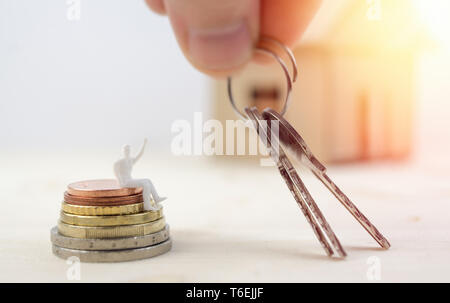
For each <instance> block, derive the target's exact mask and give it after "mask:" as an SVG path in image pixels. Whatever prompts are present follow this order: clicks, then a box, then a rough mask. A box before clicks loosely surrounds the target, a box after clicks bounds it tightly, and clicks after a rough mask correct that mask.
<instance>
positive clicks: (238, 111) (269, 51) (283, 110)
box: [227, 47, 296, 120]
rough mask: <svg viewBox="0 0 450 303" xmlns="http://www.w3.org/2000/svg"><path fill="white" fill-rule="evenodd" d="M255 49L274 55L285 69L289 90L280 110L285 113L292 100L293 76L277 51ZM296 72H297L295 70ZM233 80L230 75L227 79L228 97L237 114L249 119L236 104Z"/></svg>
mask: <svg viewBox="0 0 450 303" xmlns="http://www.w3.org/2000/svg"><path fill="white" fill-rule="evenodd" d="M255 51H258V52H262V53H264V54H267V55H270V56H272V57H273V58H274V59H275V60H276V61H277V62H278V63H279V64H280V65H281V68H282V69H283V72H284V75H285V76H286V84H287V91H286V99H285V102H284V105H283V108H282V110H281V112H280V115H282V116H283V115H284V114H285V113H286V111H287V108H288V105H289V101H290V99H291V98H290V97H291V91H292V80H291V76H290V75H289V70H288V68H287V67H286V64H285V63H284V61H283V60H282V59H281V58H280V56H278V55H277V54H276V53H275V52H273V51H271V50H269V49H267V48H263V47H258V48H256V49H255ZM294 70H295V71H296V66H295V65H294ZM294 73H296V72H294ZM231 82H232V78H231V77H228V79H227V88H228V97H229V99H230V103H231V106H232V107H233V110H234V111H235V112H236V114H237V115H238V116H239V117H241V119H242V120H247V118H246V115H245V114H243V113H242V112H241V111H240V110H239V109H238V108H237V106H236V103H235V102H234V98H233V92H232V89H231Z"/></svg>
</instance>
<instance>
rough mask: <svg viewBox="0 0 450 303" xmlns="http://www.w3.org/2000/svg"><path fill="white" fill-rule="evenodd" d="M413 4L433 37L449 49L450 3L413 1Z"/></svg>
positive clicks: (431, 0) (444, 0)
mask: <svg viewBox="0 0 450 303" xmlns="http://www.w3.org/2000/svg"><path fill="white" fill-rule="evenodd" d="M414 3H415V5H416V7H417V10H418V11H419V14H420V16H421V18H422V19H423V21H424V22H425V23H426V25H428V28H429V30H430V32H431V34H432V35H433V37H434V38H436V39H438V40H439V41H441V42H443V43H444V44H446V46H447V47H450V1H449V0H414Z"/></svg>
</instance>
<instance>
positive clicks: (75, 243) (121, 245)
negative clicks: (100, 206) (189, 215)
mask: <svg viewBox="0 0 450 303" xmlns="http://www.w3.org/2000/svg"><path fill="white" fill-rule="evenodd" d="M50 239H51V241H52V243H53V244H54V245H56V246H58V247H64V248H69V249H79V250H119V249H130V248H141V247H146V246H150V245H156V244H159V243H161V242H164V241H166V240H167V239H169V225H166V226H165V227H164V229H163V230H161V231H158V232H156V233H152V234H148V235H144V236H137V237H126V238H117V239H79V238H71V237H66V236H63V235H61V234H60V233H59V232H58V228H57V227H56V226H55V227H53V228H52V229H51V231H50Z"/></svg>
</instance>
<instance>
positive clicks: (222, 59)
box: [146, 0, 321, 76]
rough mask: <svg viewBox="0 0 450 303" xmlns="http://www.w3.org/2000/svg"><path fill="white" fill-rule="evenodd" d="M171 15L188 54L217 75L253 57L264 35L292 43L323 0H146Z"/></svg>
mask: <svg viewBox="0 0 450 303" xmlns="http://www.w3.org/2000/svg"><path fill="white" fill-rule="evenodd" d="M146 2H147V4H148V5H149V6H150V8H151V9H152V10H153V11H155V12H157V13H160V14H167V15H168V16H169V19H170V22H171V24H172V28H173V30H174V32H175V35H176V37H177V40H178V44H179V45H180V47H181V49H182V51H183V53H184V55H185V56H186V58H187V59H188V60H189V61H190V62H191V63H192V65H193V66H194V67H196V68H197V69H199V70H200V71H202V72H204V73H207V74H210V75H212V76H227V75H230V74H232V73H234V72H236V71H237V70H239V69H240V68H242V67H243V66H244V65H245V64H246V63H247V62H248V61H250V60H251V59H252V58H253V49H254V46H255V45H256V43H257V42H258V40H259V37H261V36H267V37H272V38H275V39H277V40H279V41H281V42H283V43H284V44H286V45H287V46H289V47H293V46H294V44H295V43H296V42H297V41H298V40H299V39H300V37H301V35H302V34H303V32H304V31H305V29H306V27H307V26H308V24H309V22H310V21H311V19H312V17H313V16H314V14H315V12H316V11H317V9H318V8H319V6H320V3H321V0H146Z"/></svg>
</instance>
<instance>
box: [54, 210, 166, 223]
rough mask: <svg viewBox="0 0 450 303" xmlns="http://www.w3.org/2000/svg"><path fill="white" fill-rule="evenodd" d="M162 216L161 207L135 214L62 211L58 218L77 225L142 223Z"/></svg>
mask: <svg viewBox="0 0 450 303" xmlns="http://www.w3.org/2000/svg"><path fill="white" fill-rule="evenodd" d="M162 216H163V212H162V208H161V209H160V210H156V211H154V210H150V211H144V212H141V213H137V214H131V215H116V216H80V215H74V214H69V213H66V212H63V211H62V212H61V216H60V220H61V221H62V222H64V223H67V224H72V225H79V226H119V225H136V224H144V223H148V222H152V221H156V220H158V219H160V218H161V217H162Z"/></svg>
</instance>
